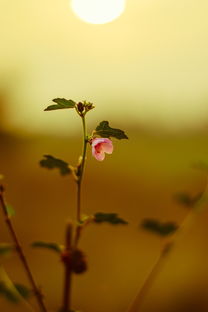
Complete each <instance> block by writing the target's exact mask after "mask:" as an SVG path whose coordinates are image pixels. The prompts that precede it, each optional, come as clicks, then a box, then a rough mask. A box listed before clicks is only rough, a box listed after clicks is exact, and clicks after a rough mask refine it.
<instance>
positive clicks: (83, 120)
mask: <svg viewBox="0 0 208 312" xmlns="http://www.w3.org/2000/svg"><path fill="white" fill-rule="evenodd" d="M81 118H82V126H83V150H82V159H81V164H80V172H79V177H78V180H77V221H78V222H80V221H81V189H82V178H83V174H84V167H85V159H86V152H87V134H86V124H85V116H81Z"/></svg>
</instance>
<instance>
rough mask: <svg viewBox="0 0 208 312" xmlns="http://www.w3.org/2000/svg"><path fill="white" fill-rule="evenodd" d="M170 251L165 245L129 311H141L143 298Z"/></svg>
mask: <svg viewBox="0 0 208 312" xmlns="http://www.w3.org/2000/svg"><path fill="white" fill-rule="evenodd" d="M168 251H169V248H168V245H167V246H165V248H164V249H162V251H161V252H160V254H159V256H158V257H157V259H156V261H155V263H154V264H153V266H152V268H151V270H150V271H149V273H148V274H147V276H146V278H145V280H144V283H143V285H142V287H141V288H140V289H139V291H138V294H137V295H136V297H135V298H134V300H133V302H132V303H131V304H130V306H129V308H128V310H127V312H138V311H140V308H141V306H142V304H143V300H144V299H145V295H146V294H147V292H148V290H149V289H150V288H151V286H152V284H153V282H154V280H155V278H156V277H157V276H158V274H159V273H160V272H161V269H162V267H163V263H164V261H165V260H166V256H167V255H168Z"/></svg>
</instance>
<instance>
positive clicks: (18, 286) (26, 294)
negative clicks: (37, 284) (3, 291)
mask: <svg viewBox="0 0 208 312" xmlns="http://www.w3.org/2000/svg"><path fill="white" fill-rule="evenodd" d="M14 286H15V288H16V289H17V291H18V293H19V294H20V295H21V296H22V297H23V298H24V299H28V298H29V297H30V296H31V294H32V291H31V290H30V289H29V288H28V287H26V286H25V285H22V284H19V283H16V284H14Z"/></svg>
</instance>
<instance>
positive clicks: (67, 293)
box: [0, 98, 128, 312]
mask: <svg viewBox="0 0 208 312" xmlns="http://www.w3.org/2000/svg"><path fill="white" fill-rule="evenodd" d="M53 102H54V103H55V104H52V105H50V106H48V107H47V108H46V109H45V111H54V110H60V109H71V110H74V111H75V112H76V113H77V114H78V115H79V116H80V117H81V121H82V128H83V147H82V154H81V155H80V156H79V157H78V161H77V164H76V165H71V164H69V163H68V162H66V161H65V160H62V159H59V158H57V157H54V156H52V155H44V157H43V159H41V160H40V166H41V167H43V168H47V169H58V170H59V172H60V175H62V176H66V175H71V176H72V178H73V180H74V182H75V183H76V185H77V203H76V220H74V221H69V222H68V223H67V226H66V233H65V244H57V243H53V242H43V241H35V242H33V243H32V247H34V248H47V249H50V250H53V251H54V252H56V253H57V254H58V255H59V257H60V259H61V262H62V264H63V266H64V271H65V274H64V287H63V300H62V304H61V305H60V310H59V312H76V310H73V308H72V303H71V290H72V275H73V274H82V273H84V272H85V271H86V270H87V260H86V256H85V254H84V253H83V251H82V250H81V249H80V248H79V246H78V245H79V240H80V237H81V235H82V234H83V229H84V228H85V227H86V226H89V225H90V224H93V223H96V224H101V223H109V224H112V225H118V224H121V225H125V224H127V222H126V221H125V220H124V219H122V218H121V217H120V216H118V215H117V213H115V212H112V213H105V212H101V211H98V212H96V213H95V214H94V215H87V216H86V214H85V215H83V210H82V202H81V197H82V196H81V191H82V181H83V175H84V169H85V163H86V154H87V147H90V148H91V150H92V152H91V154H92V156H93V157H94V158H95V159H96V160H98V161H103V160H104V158H105V154H112V152H113V142H112V139H114V138H115V139H118V140H122V139H128V137H127V135H126V134H125V132H124V131H122V130H120V129H116V128H111V127H110V125H109V122H108V121H102V122H100V123H99V124H98V125H97V127H96V128H95V129H94V130H93V131H92V132H91V133H88V132H87V126H86V115H87V113H88V112H90V111H91V110H92V109H94V108H95V107H94V105H93V104H92V103H90V102H87V101H83V102H78V103H76V102H74V101H72V100H66V99H64V98H56V99H54V100H53ZM0 204H1V206H2V209H3V212H4V216H5V221H6V223H7V226H8V229H9V232H10V235H11V238H12V240H13V244H11V245H10V244H5V243H4V244H1V245H0V254H6V253H9V252H11V251H13V250H16V251H17V253H18V255H19V258H20V260H21V261H22V265H23V267H24V270H25V273H26V275H27V278H28V281H29V283H30V285H31V290H30V289H27V287H25V286H23V285H20V284H18V285H14V284H12V283H11V285H12V287H11V285H10V286H8V283H5V282H1V283H0V294H2V295H4V296H5V297H7V298H9V299H11V300H10V301H15V302H18V301H19V300H20V299H21V297H24V298H28V297H29V296H30V295H31V294H33V295H34V296H35V297H36V300H37V303H38V307H39V311H40V312H47V311H48V308H47V307H46V304H45V302H44V297H43V294H42V292H41V290H40V289H39V288H38V286H37V284H36V281H35V279H34V277H33V275H32V272H31V270H30V267H29V264H28V261H27V259H26V256H25V254H24V252H23V249H22V247H21V244H20V242H19V240H18V238H17V235H16V232H15V229H14V226H13V223H12V219H11V218H12V215H13V210H12V208H11V207H10V206H8V205H7V204H6V201H5V197H4V187H3V185H1V188H0ZM67 217H68V216H67ZM5 274H6V273H5Z"/></svg>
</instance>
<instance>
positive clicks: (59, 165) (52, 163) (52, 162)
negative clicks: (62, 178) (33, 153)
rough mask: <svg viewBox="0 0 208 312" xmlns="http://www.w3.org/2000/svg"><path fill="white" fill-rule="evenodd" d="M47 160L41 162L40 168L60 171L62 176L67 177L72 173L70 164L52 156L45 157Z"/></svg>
mask: <svg viewBox="0 0 208 312" xmlns="http://www.w3.org/2000/svg"><path fill="white" fill-rule="evenodd" d="M44 157H45V159H42V160H41V161H40V166H41V167H44V168H47V169H55V168H56V169H59V171H60V174H61V175H67V174H70V173H71V170H70V168H69V164H68V163H67V162H65V161H63V160H61V159H59V158H55V157H53V156H51V155H44Z"/></svg>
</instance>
